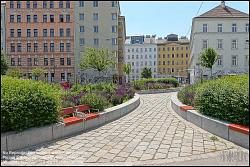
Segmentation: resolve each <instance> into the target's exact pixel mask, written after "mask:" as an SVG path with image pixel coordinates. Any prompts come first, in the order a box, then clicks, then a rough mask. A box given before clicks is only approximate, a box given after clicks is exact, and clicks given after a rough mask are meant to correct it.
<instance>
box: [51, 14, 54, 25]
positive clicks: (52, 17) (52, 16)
mask: <svg viewBox="0 0 250 167" xmlns="http://www.w3.org/2000/svg"><path fill="white" fill-rule="evenodd" d="M50 22H51V23H54V15H53V14H52V15H50Z"/></svg>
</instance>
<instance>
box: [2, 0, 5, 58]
mask: <svg viewBox="0 0 250 167" xmlns="http://www.w3.org/2000/svg"><path fill="white" fill-rule="evenodd" d="M5 21H6V2H5V1H1V51H3V52H4V53H5V52H6V50H5V49H6V35H5V34H6V26H5Z"/></svg>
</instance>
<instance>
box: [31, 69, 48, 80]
mask: <svg viewBox="0 0 250 167" xmlns="http://www.w3.org/2000/svg"><path fill="white" fill-rule="evenodd" d="M44 72H45V71H44V69H42V68H34V69H33V70H32V76H33V77H34V78H35V80H38V79H39V77H40V76H41V75H42V74H43V73H44Z"/></svg>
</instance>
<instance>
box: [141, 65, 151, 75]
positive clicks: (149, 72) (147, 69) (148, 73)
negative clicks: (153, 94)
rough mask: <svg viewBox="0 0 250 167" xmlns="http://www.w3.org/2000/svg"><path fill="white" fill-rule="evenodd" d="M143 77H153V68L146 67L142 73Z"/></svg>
mask: <svg viewBox="0 0 250 167" xmlns="http://www.w3.org/2000/svg"><path fill="white" fill-rule="evenodd" d="M141 77H142V78H152V71H151V68H147V67H145V68H144V69H143V71H142V73H141Z"/></svg>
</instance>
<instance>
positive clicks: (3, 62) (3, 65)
mask: <svg viewBox="0 0 250 167" xmlns="http://www.w3.org/2000/svg"><path fill="white" fill-rule="evenodd" d="M7 70H8V64H7V62H6V60H5V56H4V53H3V52H1V75H5V74H6V72H7Z"/></svg>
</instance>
